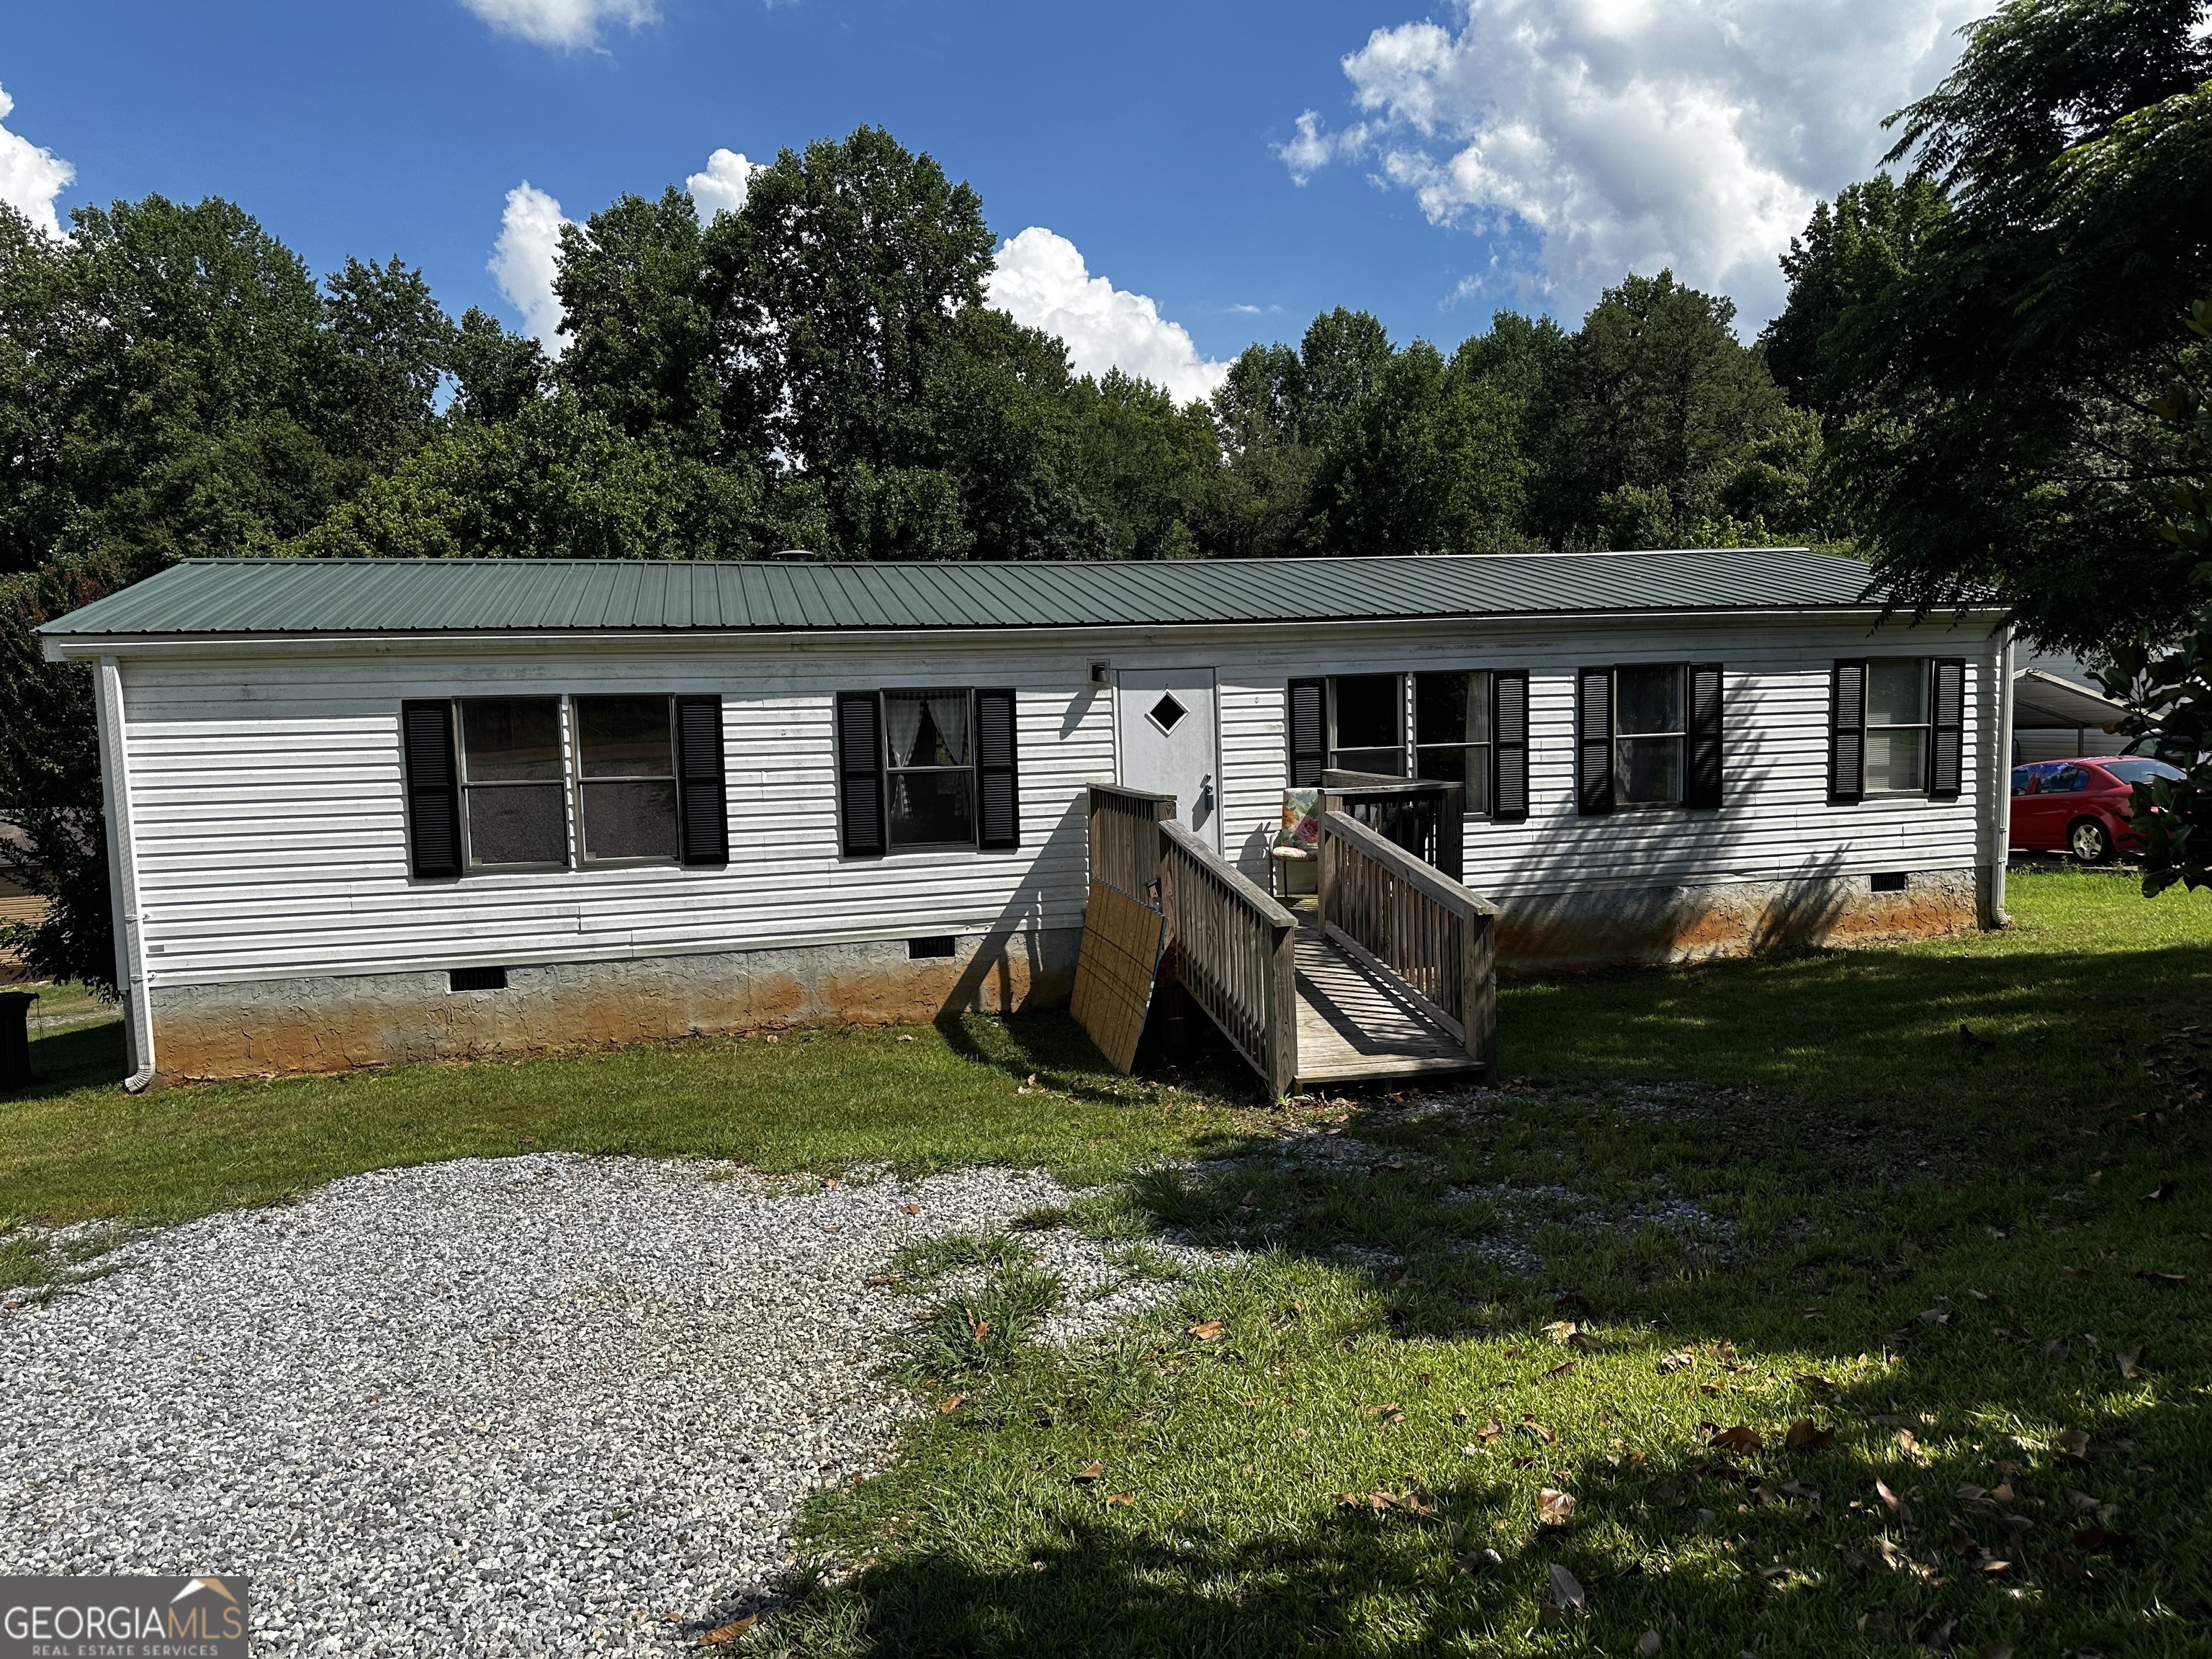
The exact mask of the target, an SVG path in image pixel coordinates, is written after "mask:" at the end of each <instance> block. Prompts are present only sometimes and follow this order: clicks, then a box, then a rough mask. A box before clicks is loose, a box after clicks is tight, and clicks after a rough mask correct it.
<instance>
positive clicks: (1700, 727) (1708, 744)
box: [1682, 662, 1721, 808]
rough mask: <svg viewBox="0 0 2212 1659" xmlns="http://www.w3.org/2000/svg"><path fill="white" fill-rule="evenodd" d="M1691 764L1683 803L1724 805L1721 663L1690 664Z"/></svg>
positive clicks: (1708, 805)
mask: <svg viewBox="0 0 2212 1659" xmlns="http://www.w3.org/2000/svg"><path fill="white" fill-rule="evenodd" d="M1689 680H1690V766H1689V775H1687V776H1686V778H1685V779H1684V780H1683V781H1682V805H1685V806H1695V807H1705V808H1711V807H1717V806H1718V805H1720V804H1721V665H1719V664H1718V663H1717V662H1693V663H1692V664H1691V665H1690V672H1689Z"/></svg>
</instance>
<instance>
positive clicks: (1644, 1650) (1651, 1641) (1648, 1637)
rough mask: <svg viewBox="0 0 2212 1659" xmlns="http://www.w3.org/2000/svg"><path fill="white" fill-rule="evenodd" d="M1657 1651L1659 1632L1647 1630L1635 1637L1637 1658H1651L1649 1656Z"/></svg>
mask: <svg viewBox="0 0 2212 1659" xmlns="http://www.w3.org/2000/svg"><path fill="white" fill-rule="evenodd" d="M1658 1651H1659V1632H1657V1631H1656V1630H1647V1631H1645V1632H1644V1634H1643V1635H1641V1636H1639V1637H1638V1638H1636V1656H1637V1659H1651V1656H1652V1655H1653V1654H1655V1653H1656V1652H1658Z"/></svg>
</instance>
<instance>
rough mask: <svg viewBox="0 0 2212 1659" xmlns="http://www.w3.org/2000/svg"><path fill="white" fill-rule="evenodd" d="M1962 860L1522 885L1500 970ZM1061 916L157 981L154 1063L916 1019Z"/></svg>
mask: <svg viewBox="0 0 2212 1659" xmlns="http://www.w3.org/2000/svg"><path fill="white" fill-rule="evenodd" d="M1977 906H1978V878H1977V874H1976V872H1973V871H1971V870H1936V871H1916V872H1911V873H1909V874H1907V875H1906V877H1905V889H1904V890H1902V891H1898V892H1880V893H1878V892H1875V891H1873V890H1871V888H1870V884H1869V880H1868V878H1865V877H1863V876H1851V877H1826V878H1804V879H1799V880H1794V881H1764V882H1763V881H1741V882H1728V883H1720V884H1704V885H1699V886H1683V887H1654V888H1638V889H1611V890H1590V889H1585V890H1580V891H1572V892H1564V893H1553V894H1542V893H1539V894H1529V895H1524V896H1519V897H1516V898H1514V899H1512V900H1510V901H1509V902H1506V903H1505V904H1504V905H1503V906H1501V908H1500V911H1499V915H1498V962H1499V966H1500V967H1501V968H1502V969H1504V971H1506V972H1507V973H1512V974H1530V973H1541V972H1545V971H1553V970H1559V969H1589V968H1601V967H1614V966H1623V965H1630V964H1635V963H1667V962H1685V961H1695V960H1701V959H1707V958H1713V957H1738V956H1748V955H1752V954H1754V953H1757V952H1759V951H1770V950H1777V949H1786V948H1791V947H1798V946H1804V945H1862V944H1863V945H1875V944H1887V943H1895V942H1900V941H1903V940H1906V939H1926V938H1930V937H1935V936H1937V935H1941V934H1945V933H1962V932H1966V931H1970V930H1972V928H1973V927H1975V926H1976V925H1977V921H1978V917H1977ZM1080 938H1081V935H1080V933H1079V931H1078V930H1075V929H1070V928H1054V929H1042V930H1034V931H1025V932H1017V933H994V934H976V935H969V936H966V937H956V938H955V940H954V954H953V955H952V956H951V957H923V958H920V959H916V958H914V957H910V956H909V954H908V943H907V941H905V940H904V939H895V940H887V941H876V942H871V943H866V944H855V945H810V946H805V947H800V948H794V949H784V950H770V951H726V952H720V953H711V954H701V955H685V956H668V957H653V958H649V959H642V960H624V961H615V962H574V963H550V964H542V965H536V966H526V967H511V968H509V969H507V988H505V989H504V990H499V991H459V992H456V991H453V990H451V989H450V988H449V985H450V982H451V981H450V979H449V977H448V975H447V972H446V971H445V970H443V969H441V970H437V971H435V972H428V973H422V972H416V973H390V974H354V975H325V976H316V977H302V978H296V979H283V980H263V981H249V982H246V983H234V984H225V985H191V986H176V985H172V986H165V987H160V988H159V989H158V990H157V991H156V992H155V1007H154V1023H155V1051H156V1054H157V1056H158V1060H159V1063H160V1069H161V1076H162V1078H163V1079H169V1080H180V1079H204V1078H223V1077H240V1076H254V1075H268V1074H271V1073H296V1072H329V1071H339V1070H343V1069H346V1068H349V1067H352V1066H376V1065H388V1064H392V1063H395V1062H398V1061H405V1060H459V1059H466V1058H470V1057H471V1056H481V1055H489V1054H526V1053H529V1052H532V1051H533V1050H537V1049H543V1048H560V1047H568V1046H574V1045H579V1044H594V1043H619V1042H646V1041H654V1040H659V1039H665V1038H669V1037H679V1036H696V1035H700V1034H703V1033H720V1032H732V1031H744V1030H762V1029H775V1028H777V1027H785V1026H793V1025H806V1024H841V1023H842V1024H886V1023H890V1022H894V1021H902V1020H911V1021H927V1020H932V1019H935V1018H939V1017H941V1016H944V1015H945V1014H951V1013H962V1012H1016V1011H1018V1010H1023V1009H1037V1008H1057V1007H1063V1006H1066V1002H1067V1000H1068V995H1069V992H1070V990H1071V988H1072V987H1073V981H1074V976H1075V963H1076V956H1077V950H1078V945H1079V942H1080Z"/></svg>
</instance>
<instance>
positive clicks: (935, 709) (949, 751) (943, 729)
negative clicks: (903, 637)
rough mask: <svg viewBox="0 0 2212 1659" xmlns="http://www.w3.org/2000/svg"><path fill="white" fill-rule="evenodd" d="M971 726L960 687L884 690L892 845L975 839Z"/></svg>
mask: <svg viewBox="0 0 2212 1659" xmlns="http://www.w3.org/2000/svg"><path fill="white" fill-rule="evenodd" d="M970 726H971V722H970V720H969V696H968V693H967V692H966V691H964V690H962V691H886V692H884V749H885V751H886V758H887V760H888V762H889V768H888V770H889V774H890V841H891V845H892V846H893V847H933V846H942V845H945V844H947V843H951V842H967V843H969V844H970V845H973V844H974V842H975V750H974V744H973V743H972V741H971V739H970Z"/></svg>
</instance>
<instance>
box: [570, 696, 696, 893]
mask: <svg viewBox="0 0 2212 1659" xmlns="http://www.w3.org/2000/svg"><path fill="white" fill-rule="evenodd" d="M576 779H577V782H576V797H577V802H576V804H577V816H578V817H580V819H581V820H582V823H583V832H584V858H585V860H586V862H590V863H602V862H605V861H606V860H615V859H672V858H675V857H676V856H677V855H678V852H679V851H680V850H681V849H680V846H679V842H678V835H677V828H676V751H675V744H674V742H673V733H672V732H671V729H670V720H669V702H668V699H667V698H666V697H579V698H577V699H576Z"/></svg>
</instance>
